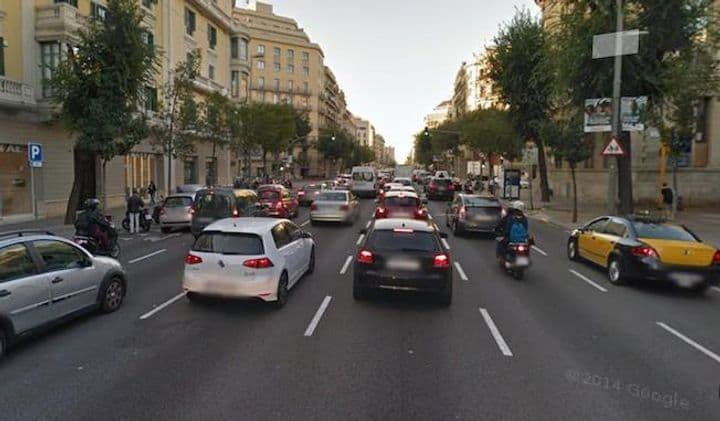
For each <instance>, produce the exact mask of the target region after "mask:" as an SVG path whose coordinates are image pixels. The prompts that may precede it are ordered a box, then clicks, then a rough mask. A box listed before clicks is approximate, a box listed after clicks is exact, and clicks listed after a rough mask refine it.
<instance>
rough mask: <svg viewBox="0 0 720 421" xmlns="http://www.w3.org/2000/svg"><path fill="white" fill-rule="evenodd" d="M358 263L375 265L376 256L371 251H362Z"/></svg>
mask: <svg viewBox="0 0 720 421" xmlns="http://www.w3.org/2000/svg"><path fill="white" fill-rule="evenodd" d="M357 261H358V263H362V264H363V265H372V264H373V263H375V255H374V254H372V252H371V251H369V250H360V251H359V252H358V254H357Z"/></svg>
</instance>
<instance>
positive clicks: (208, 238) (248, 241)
mask: <svg viewBox="0 0 720 421" xmlns="http://www.w3.org/2000/svg"><path fill="white" fill-rule="evenodd" d="M192 249H193V251H198V252H202V253H221V254H235V255H245V256H252V255H258V254H265V248H264V247H263V242H262V239H261V238H260V237H259V236H258V235H255V234H235V233H232V234H231V233H224V232H212V231H211V232H204V233H202V234H200V236H199V237H198V239H197V241H195V244H194V245H193V248H192Z"/></svg>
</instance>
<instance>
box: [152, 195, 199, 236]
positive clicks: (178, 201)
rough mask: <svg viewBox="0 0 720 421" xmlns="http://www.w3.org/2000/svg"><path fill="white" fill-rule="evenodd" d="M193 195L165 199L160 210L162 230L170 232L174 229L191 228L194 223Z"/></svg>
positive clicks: (173, 196)
mask: <svg viewBox="0 0 720 421" xmlns="http://www.w3.org/2000/svg"><path fill="white" fill-rule="evenodd" d="M193 199H194V195H193V194H182V193H180V194H174V195H172V196H168V197H167V198H166V199H165V203H164V204H163V207H162V208H161V209H160V229H161V230H162V232H169V231H170V230H172V229H173V228H182V229H185V228H190V224H191V223H192V212H191V208H192V204H193Z"/></svg>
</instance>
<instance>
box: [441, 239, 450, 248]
mask: <svg viewBox="0 0 720 421" xmlns="http://www.w3.org/2000/svg"><path fill="white" fill-rule="evenodd" d="M440 240H441V241H442V243H443V246H445V248H446V249H448V250H450V244H448V242H447V240H446V239H444V238H441V239H440Z"/></svg>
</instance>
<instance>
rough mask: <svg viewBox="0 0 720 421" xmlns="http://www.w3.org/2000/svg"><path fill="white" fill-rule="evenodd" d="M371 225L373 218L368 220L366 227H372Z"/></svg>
mask: <svg viewBox="0 0 720 421" xmlns="http://www.w3.org/2000/svg"><path fill="white" fill-rule="evenodd" d="M370 225H372V219H371V220H369V221H368V223H367V225H365V229H368V228H370Z"/></svg>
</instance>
